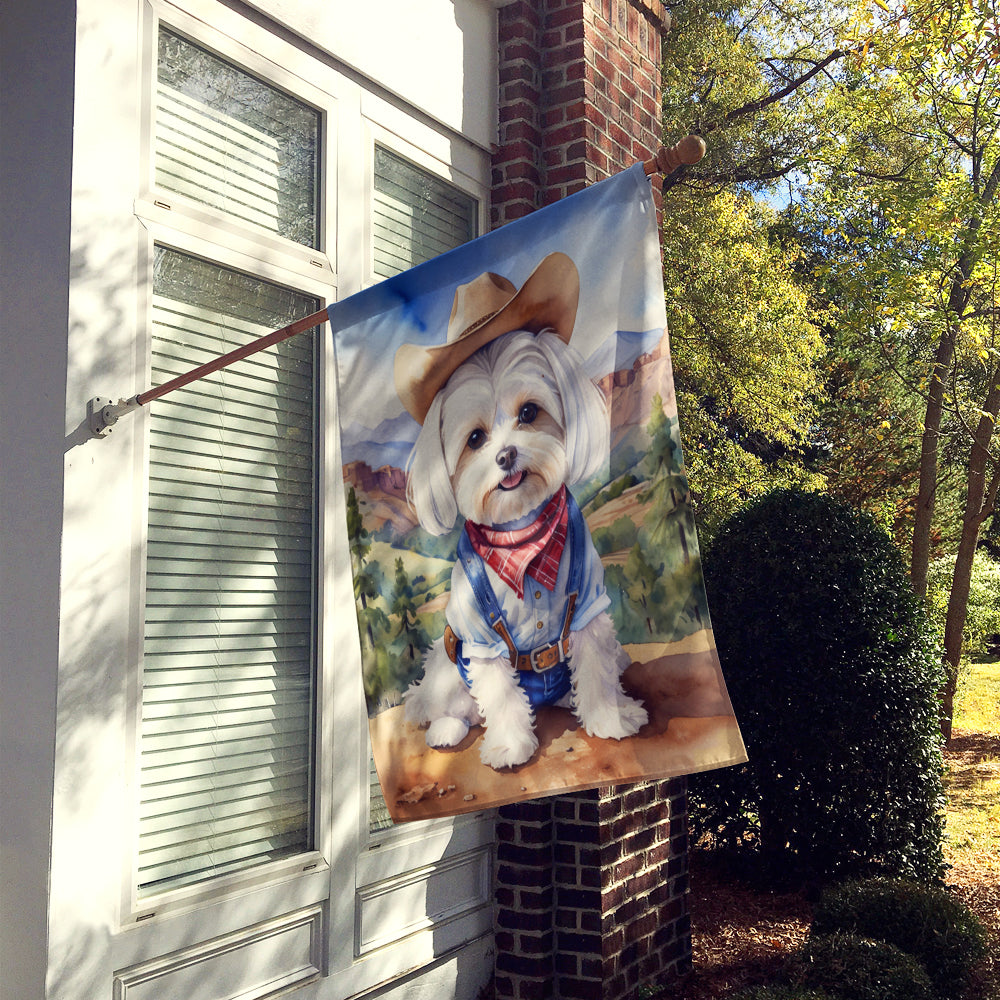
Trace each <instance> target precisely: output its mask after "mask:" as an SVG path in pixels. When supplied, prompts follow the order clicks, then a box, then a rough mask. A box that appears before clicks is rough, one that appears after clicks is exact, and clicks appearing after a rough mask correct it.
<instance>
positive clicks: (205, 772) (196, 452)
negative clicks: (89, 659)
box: [138, 247, 319, 895]
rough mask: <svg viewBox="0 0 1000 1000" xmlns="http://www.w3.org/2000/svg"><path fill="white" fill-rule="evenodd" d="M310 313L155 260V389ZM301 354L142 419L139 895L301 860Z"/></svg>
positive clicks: (308, 722)
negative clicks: (145, 462) (146, 440)
mask: <svg viewBox="0 0 1000 1000" xmlns="http://www.w3.org/2000/svg"><path fill="white" fill-rule="evenodd" d="M318 307H319V305H318V302H317V301H316V300H315V299H314V298H311V297H309V296H306V295H303V294H301V293H299V292H295V291H292V290H290V289H287V288H284V287H281V286H279V285H275V284H272V283H270V282H267V281H263V280H261V279H259V278H256V277H252V276H249V275H246V274H242V273H240V272H237V271H233V270H230V269H228V268H225V267H221V266H218V265H216V264H212V263H208V262H206V261H204V260H200V259H198V258H195V257H192V256H188V255H186V254H182V253H178V252H176V251H174V250H170V249H166V248H163V247H157V248H156V250H155V261H154V281H153V332H152V338H153V342H152V384H153V385H159V384H162V383H163V382H165V381H167V380H168V379H170V378H172V377H174V376H175V375H179V374H182V373H183V372H186V371H189V370H190V369H192V368H194V367H196V366H197V365H199V364H201V363H203V362H205V361H208V360H210V359H212V358H215V357H218V356H219V355H221V354H225V353H226V352H228V351H231V350H233V349H234V348H235V347H238V346H240V345H242V344H244V343H247V342H248V341H250V340H252V339H254V338H256V337H259V336H261V335H262V334H264V333H267V332H269V331H271V330H273V329H276V328H278V327H281V326H284V325H286V324H287V323H289V322H291V321H293V320H295V319H298V318H300V317H302V316H304V315H308V314H309V313H311V312H314V311H315V310H316V309H317V308H318ZM314 340H315V331H311V332H309V333H304V334H300V335H299V336H297V337H293V338H291V339H289V340H286V341H284V342H282V343H280V344H277V345H275V346H274V347H271V348H269V349H268V350H266V351H262V352H260V353H259V354H255V355H253V356H252V357H250V358H246V359H244V360H243V361H240V362H237V363H236V364H234V365H232V366H231V367H229V368H226V369H223V370H222V371H220V372H216V373H215V374H213V375H209V376H206V377H205V378H202V379H200V380H198V381H196V382H192V383H191V384H189V385H188V386H185V387H184V388H182V389H178V390H175V391H174V392H172V393H170V394H169V395H167V396H165V397H163V398H162V399H160V400H156V401H155V402H154V403H152V404H151V406H150V412H149V422H150V456H149V469H150V471H149V513H148V519H149V520H148V549H147V568H146V612H145V635H144V647H143V671H142V732H141V739H140V754H141V763H140V767H141V806H140V809H141V813H140V832H139V878H138V881H139V888H140V895H148V894H149V893H151V892H154V891H158V890H161V889H164V888H173V887H176V886H181V885H186V884H189V883H193V882H198V881H201V880H203V879H206V878H209V877H212V876H215V875H220V874H223V873H227V872H233V871H241V870H243V869H246V868H248V867H251V866H254V865H258V864H261V863H263V862H265V861H269V860H273V859H276V858H281V857H284V856H286V855H289V854H294V853H298V852H302V851H305V850H308V849H310V848H311V847H312V846H313V844H312V813H313V808H312V788H313V776H312V775H313V752H312V746H313V730H314V701H315V670H314V664H315V655H314V649H315V641H314V617H315V592H314V579H315V567H314V561H315V558H316V529H315V522H316V482H315V473H314V449H315V444H314V442H315V436H316V393H315V389H314V386H315V357H314V355H315V346H316V345H315V343H314Z"/></svg>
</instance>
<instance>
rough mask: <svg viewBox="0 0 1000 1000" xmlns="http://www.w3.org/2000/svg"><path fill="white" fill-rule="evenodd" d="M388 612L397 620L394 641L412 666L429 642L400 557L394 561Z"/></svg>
mask: <svg viewBox="0 0 1000 1000" xmlns="http://www.w3.org/2000/svg"><path fill="white" fill-rule="evenodd" d="M389 611H390V613H391V614H392V615H395V616H396V618H398V620H399V628H398V629H397V631H396V639H397V640H401V641H402V644H403V646H404V647H405V653H404V655H405V657H406V658H407V659H408V660H409V664H410V666H412V665H413V664H414V663H416V660H417V653H423V652H425V651H426V650H428V649H430V646H431V641H430V638H429V636H428V635H427V632H426V631H425V630H424V628H423V626H422V625H421V624H420V619H419V618H418V617H417V602H416V601H415V600H414V597H413V587H412V586H411V584H410V578H409V575H408V574H407V572H406V567H405V565H404V564H403V559H402V557H401V556H400V557H399V558H397V559H396V576H395V586H394V588H393V596H392V605H391V607H390V608H389Z"/></svg>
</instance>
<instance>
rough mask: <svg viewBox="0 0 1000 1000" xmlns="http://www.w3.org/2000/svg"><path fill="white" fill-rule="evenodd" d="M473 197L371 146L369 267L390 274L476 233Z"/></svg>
mask: <svg viewBox="0 0 1000 1000" xmlns="http://www.w3.org/2000/svg"><path fill="white" fill-rule="evenodd" d="M476 208H477V203H476V199H475V198H473V197H472V196H471V195H468V194H466V193H465V192H464V191H462V190H461V189H459V188H457V187H455V186H454V185H453V184H449V183H448V182H447V181H443V180H441V178H440V177H435V176H434V175H433V174H431V173H428V172H427V171H426V170H421V169H420V168H419V167H416V166H414V165H413V164H412V163H410V162H408V161H407V160H404V159H403V158H402V157H400V156H397V155H396V154H395V153H391V152H390V151H389V150H387V149H383V148H382V147H381V146H376V147H375V199H374V206H373V227H372V228H373V232H374V239H373V243H374V247H373V250H374V264H375V266H374V271H375V274H376V275H377V276H378V277H379V278H391V277H392V276H393V275H394V274H399V273H400V272H401V271H405V270H407V268H411V267H414V266H415V265H417V264H422V263H423V262H424V261H425V260H430V259H431V258H432V257H436V256H437V255H438V254H441V253H444V252H445V251H446V250H454V249H455V247H457V246H461V245H462V244H463V243H467V242H468V241H469V240H471V239H473V238H474V237H476V236H478V235H479V234H478V232H477V213H476Z"/></svg>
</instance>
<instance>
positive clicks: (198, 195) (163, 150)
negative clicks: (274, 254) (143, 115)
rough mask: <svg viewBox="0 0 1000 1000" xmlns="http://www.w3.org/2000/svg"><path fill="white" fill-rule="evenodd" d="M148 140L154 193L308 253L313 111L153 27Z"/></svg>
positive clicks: (312, 215)
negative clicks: (169, 194)
mask: <svg viewBox="0 0 1000 1000" xmlns="http://www.w3.org/2000/svg"><path fill="white" fill-rule="evenodd" d="M154 134H155V143H154V164H155V167H156V185H157V187H158V188H160V189H162V190H164V191H173V192H176V193H177V194H181V195H184V196H185V197H187V198H190V199H192V200H194V201H196V202H199V203H201V204H204V205H208V206H210V207H212V208H214V209H218V210H219V211H222V212H225V213H226V214H227V215H229V216H232V217H233V218H235V219H237V220H239V221H241V222H246V223H250V224H251V225H253V226H257V227H259V228H261V229H265V230H267V231H268V232H272V233H277V234H278V235H279V236H283V237H285V238H286V239H289V240H293V241H295V242H296V243H301V244H303V245H305V246H309V247H316V246H318V238H319V221H318V220H319V183H318V176H319V173H318V171H319V134H320V115H319V112H318V111H316V110H315V109H313V108H310V107H309V106H308V105H306V104H303V103H302V102H301V101H297V100H296V99H295V98H293V97H290V96H288V95H287V94H285V93H283V92H282V91H280V90H278V89H276V88H275V87H273V86H271V85H270V84H267V83H265V82H264V81H263V80H259V79H257V78H256V77H254V76H251V75H250V74H249V73H247V72H245V71H244V70H242V69H239V68H237V67H236V66H233V65H231V64H229V63H227V62H225V61H223V60H222V59H220V58H218V57H217V56H215V55H213V54H212V53H210V52H208V51H206V50H205V49H202V48H199V47H198V46H196V45H193V44H191V42H189V41H187V40H186V39H184V38H182V37H181V36H180V35H177V34H175V33H174V32H172V31H169V30H168V29H167V28H163V27H161V28H160V31H159V58H158V67H157V90H156V116H155V126H154Z"/></svg>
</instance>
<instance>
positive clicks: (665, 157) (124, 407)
mask: <svg viewBox="0 0 1000 1000" xmlns="http://www.w3.org/2000/svg"><path fill="white" fill-rule="evenodd" d="M704 155H705V140H704V139H702V138H701V137H700V136H697V135H688V136H685V137H684V138H683V139H681V141H680V142H678V143H675V144H674V145H673V146H661V147H660V148H659V149H658V150H657V151H656V155H655V156H654V157H652V158H651V159H648V160H646V161H644V162H643V165H642V169H643V170H644V171H645V172H646V174H647V175H652V174H663V175H666V174H669V173H672V172H673V171H674V170H676V169H677V168H678V167H680V166H682V165H684V164H687V165H691V164H694V163H697V162H698V161H699V160H700V159H701V158H702V157H703V156H704ZM327 318H328V316H327V310H326V309H320V310H319V312H314V313H312V314H311V315H309V316H304V317H303V318H302V319H298V320H295V322H294V323H289V324H288V326H283V327H282V328H281V329H280V330H275V331H274V332H273V333H267V334H264V336H263V337H258V338H257V339H256V340H252V341H250V343H248V344H244V345H243V346H242V347H237V348H236V349H235V350H233V351H230V352H229V353H228V354H223V355H221V356H220V357H218V358H215V359H214V360H212V361H207V362H206V363H205V364H203V365H199V366H198V367H197V368H192V369H191V371H189V372H185V373H184V374H183V375H178V376H177V377H176V378H172V379H170V381H169V382H164V383H163V384H162V385H158V386H156V387H155V388H152V389H146V390H145V391H144V392H140V393H137V394H136V395H135V396H132V397H130V398H129V399H119V400H118V402H117V403H115V402H113V401H112V400H110V399H104V398H102V397H100V396H95V397H94V398H93V399H91V400H89V401H88V402H87V419H88V422H89V424H90V430H91V433H92V434H93V435H94V436H95V437H105V436H106V435H107V434H108V433H110V431H111V428H112V426H113V425H114V424H115V423H117V421H118V418H119V417H121V416H123V415H124V414H126V413H130V412H131V411H132V410H137V409H138V408H139V407H140V406H145V405H146V403H150V402H152V401H153V400H154V399H159V398H160V397H161V396H165V395H167V393H169V392H173V391H174V390H175V389H180V388H181V387H182V386H185V385H188V384H189V383H190V382H195V381H197V380H198V379H200V378H204V377H205V376H206V375H211V374H212V373H213V372H217V371H220V370H221V369H223V368H226V367H228V366H229V365H231V364H233V363H234V362H235V361H242V360H243V359H244V358H248V357H250V356H251V355H253V354H257V353H258V352H259V351H263V350H266V349H267V348H268V347H272V346H273V345H274V344H279V343H281V341H283V340H288V339H289V338H290V337H294V336H296V335H297V334H300V333H304V332H305V331H306V330H311V329H312V328H313V327H315V326H319V325H320V324H321V323H323V322H325V321H326V320H327Z"/></svg>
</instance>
